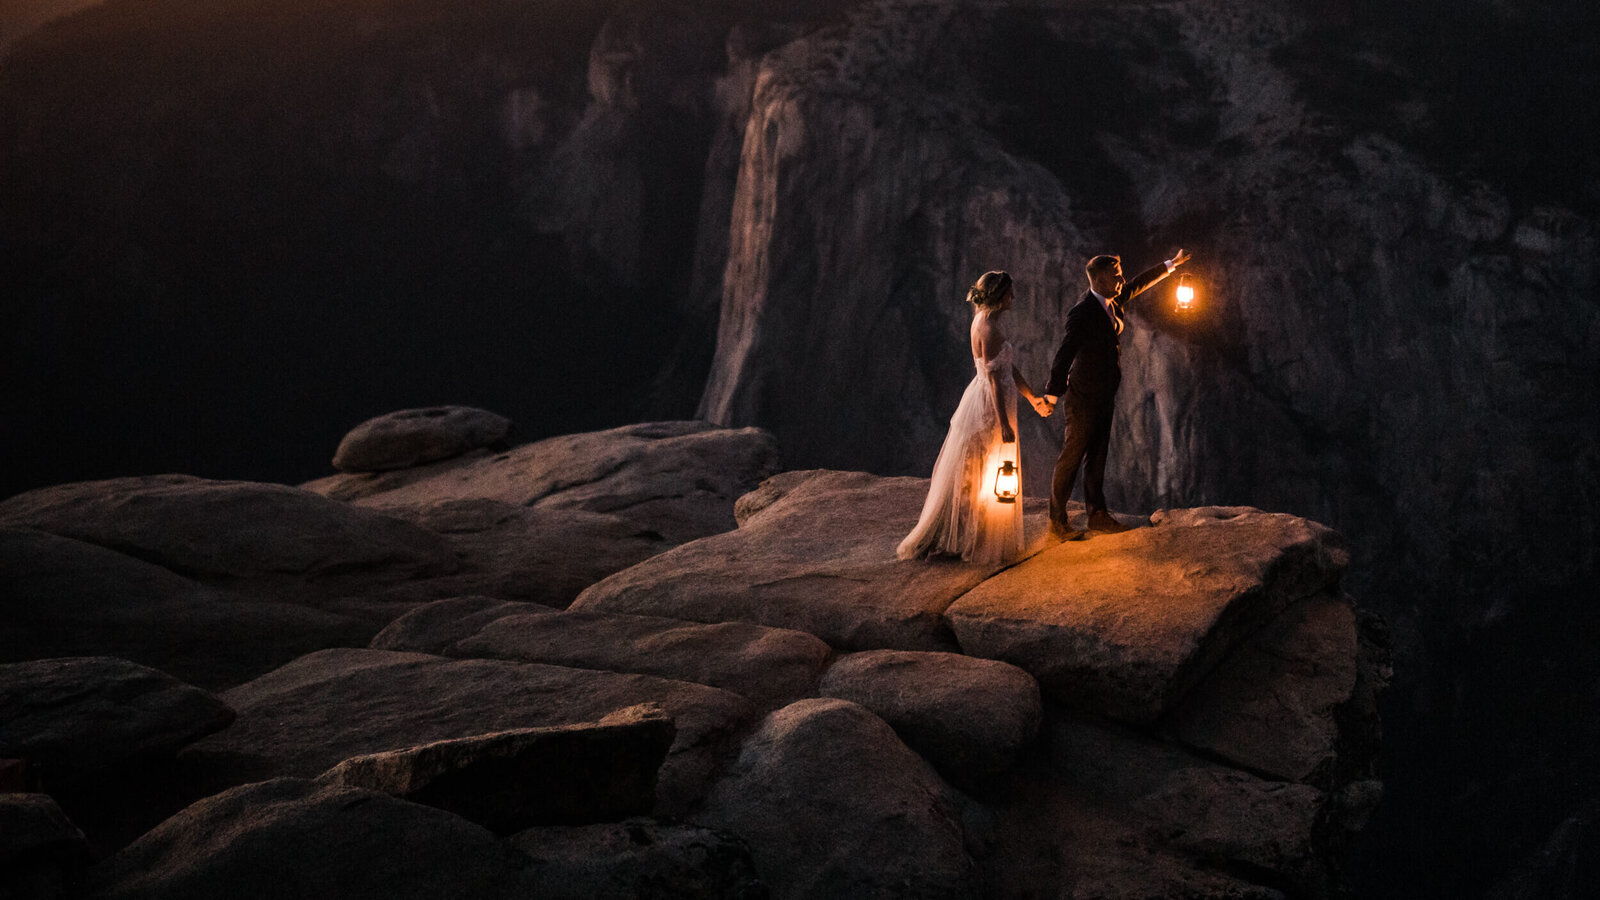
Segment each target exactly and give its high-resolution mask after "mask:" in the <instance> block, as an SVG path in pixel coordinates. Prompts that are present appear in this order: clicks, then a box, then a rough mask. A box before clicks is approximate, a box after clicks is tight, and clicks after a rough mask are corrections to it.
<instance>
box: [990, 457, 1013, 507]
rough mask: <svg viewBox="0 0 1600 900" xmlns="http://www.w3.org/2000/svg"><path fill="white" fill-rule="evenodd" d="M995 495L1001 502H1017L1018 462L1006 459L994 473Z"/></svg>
mask: <svg viewBox="0 0 1600 900" xmlns="http://www.w3.org/2000/svg"><path fill="white" fill-rule="evenodd" d="M994 495H995V496H996V497H999V498H1000V502H1001V503H1015V502H1017V464H1016V463H1014V462H1012V461H1011V460H1009V459H1008V460H1006V461H1005V462H1004V463H1001V464H1000V471H998V472H996V473H995V475H994Z"/></svg>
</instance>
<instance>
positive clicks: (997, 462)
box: [895, 272, 1045, 563]
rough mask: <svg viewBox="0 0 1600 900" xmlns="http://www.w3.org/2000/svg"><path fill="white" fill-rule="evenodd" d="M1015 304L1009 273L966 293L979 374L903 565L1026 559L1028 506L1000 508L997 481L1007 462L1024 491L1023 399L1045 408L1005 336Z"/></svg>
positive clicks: (959, 409) (953, 427)
mask: <svg viewBox="0 0 1600 900" xmlns="http://www.w3.org/2000/svg"><path fill="white" fill-rule="evenodd" d="M1011 301H1012V288H1011V276H1010V275H1008V274H1006V273H1005V272H985V273H984V274H983V277H982V278H979V279H978V281H977V283H976V284H974V285H973V286H972V289H971V290H969V291H967V302H968V303H971V304H972V306H973V309H974V311H973V316H972V328H971V332H970V339H971V344H972V363H973V366H974V368H976V369H977V374H976V375H975V376H974V377H973V379H972V382H971V383H970V384H968V385H967V389H966V392H965V393H963V394H962V395H961V403H960V404H959V405H958V406H956V411H955V415H953V416H951V417H950V432H949V434H947V435H946V436H945V439H944V446H943V447H941V448H940V449H939V458H938V460H937V461H936V462H934V464H933V483H932V484H931V485H930V486H929V487H928V499H927V500H926V501H924V502H923V504H922V517H921V518H920V519H918V520H917V527H915V528H913V529H911V533H910V534H908V535H906V537H905V540H903V541H901V542H900V546H899V547H898V548H897V549H896V550H895V555H896V556H898V557H899V558H901V559H916V558H919V557H925V556H935V555H939V554H950V555H955V556H960V557H961V558H962V559H964V560H966V561H968V562H975V563H1007V562H1012V561H1014V560H1016V559H1017V558H1018V557H1019V556H1020V555H1021V554H1022V504H1021V503H1020V502H1010V503H1008V502H1004V501H1002V500H1001V499H1000V498H999V497H998V496H996V494H995V490H994V488H995V484H994V481H995V475H996V474H997V473H998V472H999V470H1000V467H1001V466H1002V465H1003V464H1004V463H1005V462H1006V461H1008V460H1009V461H1010V462H1011V463H1012V464H1013V465H1016V466H1018V473H1017V483H1018V484H1021V483H1022V476H1021V471H1020V466H1021V461H1020V459H1019V457H1018V453H1017V433H1016V423H1017V392H1018V391H1020V392H1021V393H1022V396H1024V397H1026V398H1027V399H1028V402H1029V403H1030V404H1032V405H1033V407H1034V409H1035V411H1038V410H1039V406H1040V404H1041V403H1044V402H1045V401H1044V399H1043V398H1041V397H1039V396H1038V395H1036V394H1034V392H1033V389H1032V388H1030V387H1029V386H1028V382H1027V380H1026V379H1024V378H1023V377H1022V373H1021V372H1019V371H1017V368H1016V365H1015V360H1014V355H1015V354H1014V351H1013V350H1012V348H1011V344H1010V343H1008V342H1007V341H1006V339H1005V335H1004V334H1003V333H1001V331H1000V317H1001V315H1002V314H1004V313H1005V311H1006V310H1008V309H1010V308H1011ZM1018 499H1019V500H1020V498H1018Z"/></svg>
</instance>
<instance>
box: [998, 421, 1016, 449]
mask: <svg viewBox="0 0 1600 900" xmlns="http://www.w3.org/2000/svg"><path fill="white" fill-rule="evenodd" d="M1016 442H1017V433H1016V432H1015V431H1012V430H1011V423H1010V422H1006V421H1001V423H1000V443H1002V444H1015V443H1016Z"/></svg>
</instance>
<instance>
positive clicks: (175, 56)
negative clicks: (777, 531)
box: [0, 0, 1600, 896]
mask: <svg viewBox="0 0 1600 900" xmlns="http://www.w3.org/2000/svg"><path fill="white" fill-rule="evenodd" d="M1596 19H1597V14H1596V13H1595V12H1593V11H1591V10H1589V9H1587V8H1585V7H1583V6H1580V5H1579V4H1577V3H1556V4H1546V5H1543V6H1541V7H1540V8H1539V9H1537V10H1532V9H1523V8H1521V7H1519V6H1515V5H1512V4H1504V3H1498V2H1487V0H1486V2H1481V3H1468V4H1465V6H1464V7H1463V5H1462V4H1457V3H1446V2H1442V0H1419V2H1416V3H1411V4H1406V5H1403V6H1400V7H1396V6H1394V5H1392V4H1380V3H1377V2H1373V0H1345V2H1341V3H1336V4H1322V3H1319V4H1310V3H1305V4H1296V3H1288V4H1284V3H1266V2H1254V0H1250V2H1242V3H1222V2H1160V3H1104V2H1059V3H1023V2H1015V3H964V4H957V3H947V2H874V3H864V4H847V3H830V4H801V3H791V4H754V3H749V4H745V3H739V2H733V0H728V2H721V3H712V2H705V3H698V4H691V3H665V2H655V3H631V2H630V3H621V2H601V3H587V2H585V3H579V2H575V0H573V2H548V0H546V2H538V3H512V2H490V0H474V2H470V3H463V4H455V5H451V6H448V7H440V6H438V5H436V4H423V3H419V2H415V0H382V2H380V0H364V2H357V3H348V2H344V3H333V2H329V0H292V2H280V3H265V2H257V3H250V2H238V0H235V2H231V3H223V4H215V3H212V4H201V3H194V2H191V0H159V2H155V0H152V2H146V3H128V2H121V0H112V2H110V3H108V4H105V5H102V6H99V7H95V8H93V9H90V10H88V11H85V12H83V13H81V14H78V15H76V16H73V17H70V18H68V19H65V20H62V21H60V22H58V23H55V24H53V25H51V26H48V27H46V28H45V29H44V30H42V31H40V32H39V33H37V34H36V35H34V36H32V37H31V38H29V39H27V40H24V41H22V42H20V43H19V44H18V45H17V46H16V47H15V48H14V50H13V52H12V53H11V54H10V55H9V56H8V57H7V58H6V59H5V61H4V62H3V64H0V191H3V194H0V196H3V199H4V202H3V203H0V239H3V241H4V244H5V247H6V252H5V257H4V259H3V261H0V277H3V279H4V283H5V284H6V285H7V287H8V290H7V293H8V294H9V295H10V296H11V299H8V300H7V301H5V302H6V318H7V326H8V329H7V330H8V334H7V351H8V352H7V354H6V359H5V361H4V362H3V363H0V365H3V366H4V375H5V381H6V383H7V385H8V390H7V392H6V394H5V397H4V398H3V401H0V403H3V406H0V416H3V417H4V420H5V423H6V428H5V431H6V435H5V437H4V440H5V441H6V444H7V450H8V453H12V452H13V451H14V455H16V456H18V457H19V458H21V459H23V462H22V463H21V464H20V465H18V466H15V467H13V468H11V469H9V470H8V471H7V473H6V474H5V478H6V479H7V480H6V481H4V482H3V483H0V487H3V488H5V490H0V493H3V492H9V490H14V489H19V488H22V487H26V486H31V485H34V484H39V483H45V482H49V481H61V480H68V479H72V478H83V477H90V476H95V475H106V474H121V473H124V472H141V471H155V470H164V469H177V470H184V471H190V472H196V473H199V474H214V475H227V476H236V477H266V478H283V479H299V478H304V477H310V476H312V475H314V474H318V473H319V472H320V471H322V470H323V466H324V456H325V454H326V448H329V447H331V446H333V444H334V443H335V442H336V440H337V436H338V435H339V434H341V433H343V431H344V430H345V429H346V428H348V427H349V426H350V425H352V424H354V423H355V422H357V421H360V420H361V419H364V418H366V417H367V416H369V415H372V414H375V413H378V412H382V411H386V410H389V409H395V408H400V407H406V406H417V405H423V404H427V403H434V402H465V403H475V404H478V405H482V406H487V407H490V408H493V409H496V410H498V411H500V412H504V413H506V414H508V415H510V416H511V417H512V418H513V419H514V420H516V421H517V422H518V423H519V426H520V427H521V428H522V429H523V431H524V435H523V436H525V437H534V436H539V435H541V434H548V433H556V432H565V431H574V430H579V429H582V428H589V427H597V426H600V425H604V424H612V423H619V422H624V421H631V420H637V419H641V418H658V417H679V416H689V415H694V414H695V413H696V411H698V413H699V415H701V416H702V417H705V418H708V419H710V420H712V421H715V422H718V423H721V424H728V425H761V426H763V427H766V428H769V429H771V430H772V431H773V432H774V433H775V434H776V435H777V437H778V441H779V444H780V446H781V447H782V448H783V452H784V454H785V460H786V463H787V464H788V465H789V466H791V467H796V468H798V467H809V466H832V467H840V468H860V469H869V470H873V471H877V472H880V473H886V474H896V473H916V474H924V473H925V472H926V471H927V469H928V468H929V466H930V465H931V462H932V459H933V455H934V454H935V453H936V451H937V448H938V442H939V440H940V438H941V436H942V433H943V429H944V425H945V422H946V419H947V418H948V416H949V413H950V411H951V408H952V407H953V404H954V402H955V399H956V398H957V397H958V396H959V393H960V390H961V387H962V385H963V384H964V383H965V382H966V380H967V379H968V378H970V377H971V373H970V361H969V360H968V359H967V353H966V349H965V348H966V338H965V334H966V323H967V315H968V311H967V309H966V308H965V307H964V305H963V304H962V303H961V302H960V298H961V296H962V294H963V292H964V290H965V288H966V286H967V285H968V284H970V282H971V281H972V280H973V279H974V278H975V277H976V276H977V275H978V274H980V273H981V272H983V271H984V270H986V269H989V268H997V267H1000V268H1006V269H1008V270H1010V271H1011V272H1012V273H1013V275H1014V276H1015V277H1016V279H1017V283H1018V286H1019V298H1018V303H1017V306H1016V309H1015V310H1014V311H1013V312H1012V313H1010V314H1009V320H1008V329H1009V332H1010V334H1011V337H1012V339H1013V341H1014V342H1015V343H1016V344H1017V346H1018V349H1019V351H1020V354H1021V359H1022V360H1023V364H1024V367H1025V369H1026V374H1027V375H1028V377H1029V378H1031V379H1034V380H1035V383H1036V384H1037V383H1038V382H1040V381H1042V380H1043V377H1044V373H1045V367H1046V366H1047V364H1048V361H1049V356H1050V354H1051V353H1052V352H1053V349H1054V344H1055V342H1056V341H1057V340H1058V339H1059V327H1060V323H1061V320H1062V316H1063V314H1064V312H1065V310H1066V309H1067V307H1068V306H1069V305H1070V303H1072V302H1073V301H1074V300H1075V299H1076V298H1077V296H1078V295H1079V294H1080V293H1081V291H1082V290H1083V287H1084V283H1083V277H1082V274H1081V272H1082V270H1081V265H1082V261H1083V260H1084V259H1085V258H1087V257H1088V256H1089V255H1091V254H1093V253H1098V252H1106V251H1110V252H1118V253H1121V254H1123V256H1124V258H1125V262H1126V267H1127V268H1128V269H1129V270H1130V273H1131V271H1133V270H1136V269H1138V268H1140V267H1142V266H1144V265H1148V264H1151V263H1154V262H1156V261H1158V260H1160V259H1162V258H1164V257H1165V256H1167V255H1169V254H1170V253H1171V252H1172V251H1173V250H1175V249H1176V248H1178V247H1180V246H1181V247H1185V248H1188V249H1189V250H1191V251H1192V252H1193V253H1194V254H1195V262H1194V263H1193V265H1192V269H1191V270H1192V271H1193V273H1194V275H1195V276H1196V277H1197V279H1198V280H1199V283H1200V286H1201V287H1200V290H1201V295H1200V301H1199V304H1198V308H1197V309H1196V310H1194V311H1192V312H1190V313H1188V314H1179V313H1177V312H1176V311H1175V310H1174V309H1173V308H1172V303H1171V282H1168V283H1166V284H1164V285H1163V286H1162V287H1161V288H1158V289H1157V290H1156V291H1155V292H1152V294H1150V295H1147V297H1146V298H1145V302H1143V303H1142V304H1139V305H1137V306H1136V308H1135V310H1134V316H1133V318H1132V329H1131V331H1130V333H1129V334H1128V335H1127V336H1126V337H1125V347H1126V361H1127V364H1126V365H1125V381H1124V384H1123V387H1122V390H1121V393H1120V395H1119V404H1120V407H1119V412H1118V417H1119V418H1118V426H1117V432H1116V434H1115V437H1114V439H1113V440H1114V445H1115V448H1116V449H1115V451H1114V456H1113V462H1112V467H1111V468H1112V472H1111V476H1110V481H1111V494H1112V497H1111V499H1112V500H1113V504H1114V505H1115V506H1117V507H1119V508H1122V509H1125V510H1128V511H1140V512H1148V511H1150V510H1153V509H1156V508H1159V507H1164V506H1188V505H1196V504H1204V503H1224V504H1235V503H1239V504H1253V505H1258V506H1262V507H1265V508H1269V509H1278V510H1285V511H1291V512H1295V513H1299V514H1303V515H1308V516H1311V517H1314V518H1317V519H1320V520H1322V521H1325V522H1328V523H1330V524H1332V525H1334V526H1335V527H1337V528H1339V529H1340V530H1342V531H1344V532H1345V533H1346V534H1347V535H1349V537H1350V539H1351V541H1352V543H1353V545H1354V546H1355V548H1356V562H1355V565H1354V566H1353V567H1352V570H1353V571H1352V574H1353V575H1354V576H1355V578H1356V579H1358V582H1357V583H1356V584H1355V585H1353V589H1354V591H1355V593H1356V594H1357V595H1358V596H1359V597H1361V598H1362V599H1363V601H1364V602H1366V603H1367V604H1368V605H1369V606H1372V607H1375V608H1376V609H1378V610H1379V611H1380V612H1381V613H1383V614H1384V615H1385V617H1386V618H1387V619H1388V620H1389V621H1390V623H1391V625H1392V627H1393V630H1394V639H1395V641H1396V643H1397V646H1398V649H1399V651H1400V671H1399V679H1398V681H1397V688H1396V690H1395V691H1394V693H1393V700H1392V707H1393V708H1392V709H1391V710H1390V711H1389V714H1388V715H1387V716H1386V721H1387V722H1388V723H1389V734H1388V736H1387V742H1386V746H1387V747H1389V748H1390V750H1389V751H1388V753H1389V758H1388V761H1387V765H1388V767H1389V771H1388V772H1387V773H1386V774H1387V780H1388V782H1389V785H1390V796H1389V799H1388V801H1387V803H1386V806H1385V808H1384V810H1383V813H1382V814H1381V815H1380V818H1379V820H1378V822H1377V823H1376V824H1375V826H1374V828H1373V830H1372V832H1371V841H1372V846H1371V847H1369V848H1368V849H1367V851H1366V853H1365V857H1364V859H1365V865H1366V866H1367V868H1368V872H1369V876H1368V877H1369V879H1370V881H1371V884H1370V886H1369V889H1367V890H1365V891H1364V893H1365V895H1371V896H1379V895H1385V894H1386V895H1390V896H1421V895H1429V894H1433V895H1439V896H1463V895H1470V894H1473V893H1481V890H1482V888H1483V886H1484V885H1485V884H1488V883H1491V882H1494V881H1495V880H1496V879H1499V878H1502V877H1507V878H1509V879H1510V880H1507V881H1505V882H1504V884H1505V890H1506V891H1507V892H1510V893H1507V894H1505V895H1506V896H1521V894H1517V893H1516V891H1519V890H1524V888H1527V886H1528V885H1535V886H1537V885H1538V884H1541V883H1542V882H1541V879H1543V878H1546V875H1545V874H1541V873H1542V872H1543V870H1540V869H1538V868H1537V867H1535V868H1533V869H1527V870H1521V871H1519V873H1517V874H1515V875H1514V876H1508V875H1507V873H1508V872H1510V871H1511V869H1512V868H1513V867H1514V866H1515V865H1516V864H1517V863H1518V861H1519V860H1521V859H1524V858H1530V859H1531V858H1533V857H1531V856H1529V854H1532V853H1533V852H1534V851H1535V850H1536V849H1538V848H1539V847H1540V846H1541V845H1542V844H1543V843H1544V842H1545V841H1546V839H1547V838H1548V837H1549V836H1550V835H1552V834H1554V835H1557V837H1560V836H1562V835H1565V836H1566V837H1560V840H1561V841H1566V843H1565V844H1560V841H1557V843H1558V844H1560V846H1558V847H1556V849H1555V851H1554V852H1555V855H1556V856H1558V857H1559V856H1560V855H1561V854H1562V853H1569V855H1570V853H1571V852H1573V851H1571V850H1570V847H1571V846H1578V845H1581V844H1582V841H1583V840H1585V838H1583V837H1582V835H1583V834H1585V833H1586V832H1583V830H1582V829H1581V828H1579V829H1577V831H1576V832H1574V829H1573V827H1571V823H1570V822H1568V823H1567V826H1568V827H1566V828H1565V830H1562V823H1563V820H1564V819H1567V817H1568V816H1569V814H1572V813H1574V811H1576V810H1578V809H1579V808H1580V807H1581V804H1582V802H1583V801H1584V800H1585V799H1586V798H1591V797H1597V796H1600V783H1597V779H1596V776H1595V774H1594V772H1593V770H1592V767H1591V766H1589V765H1587V763H1586V761H1587V760H1592V759H1593V756H1594V754H1595V753H1596V752H1597V750H1600V669H1597V667H1596V665H1595V663H1594V662H1593V661H1592V653H1591V652H1590V648H1592V647H1593V646H1594V642H1595V640H1596V639H1597V638H1600V614H1597V613H1596V612H1595V611H1594V610H1593V609H1592V608H1591V607H1590V605H1589V604H1588V603H1587V602H1586V601H1585V600H1584V599H1582V598H1583V597H1584V596H1585V595H1584V593H1583V592H1584V589H1585V588H1587V586H1588V585H1589V584H1590V583H1592V581H1593V578H1594V574H1595V546H1596V531H1595V521H1596V517H1595V513H1594V507H1595V503H1596V499H1597V494H1600V454H1597V451H1596V440H1595V436H1596V434H1597V433H1600V406H1597V405H1596V403H1595V402H1594V399H1593V396H1592V394H1593V391H1594V389H1595V386H1596V385H1597V384H1600V315H1597V301H1596V297H1597V293H1596V289H1597V285H1596V274H1597V273H1596V266H1597V252H1596V251H1597V242H1600V232H1597V230H1596V217H1597V214H1600V174H1597V170H1596V166H1595V163H1594V160H1595V159H1597V158H1600V146H1596V139H1595V137H1594V136H1593V135H1595V134H1597V133H1600V122H1596V113H1595V112H1594V110H1593V108H1592V107H1591V105H1590V104H1589V103H1588V102H1587V100H1586V98H1587V97H1589V96H1592V95H1593V94H1594V92H1595V90H1596V89H1597V88H1600V83H1597V82H1600V78H1597V76H1596V63H1595V62H1594V60H1595V59H1596V58H1600V48H1596V46H1595V38H1594V37H1593V36H1592V35H1593V34H1594V33H1595V29H1594V26H1595V25H1596V24H1600V22H1597V21H1596ZM1059 427H1060V419H1059V418H1055V419H1052V420H1049V421H1048V422H1046V421H1041V420H1038V419H1036V418H1035V417H1032V416H1031V415H1028V416H1026V421H1025V422H1024V427H1023V429H1022V435H1023V440H1024V470H1025V475H1026V477H1027V480H1028V487H1029V490H1030V492H1031V493H1035V494H1037V493H1040V492H1041V491H1042V490H1043V487H1044V484H1045V479H1046V476H1047V467H1048V463H1049V461H1050V460H1051V459H1052V458H1053V455H1054V451H1055V447H1056V446H1057V442H1058V440H1059ZM1361 578H1365V579H1366V580H1365V582H1364V583H1363V582H1360V581H1359V579H1361ZM1574 833H1577V834H1579V835H1580V837H1578V838H1572V835H1573V834H1574ZM1586 839H1587V840H1590V841H1594V840H1596V838H1595V836H1594V835H1593V834H1589V836H1588V838H1586ZM1574 841H1576V844H1575V843H1574ZM1552 846H1554V845H1552ZM1561 847H1568V848H1569V849H1568V850H1562V849H1561ZM1463 860H1465V862H1462V861H1463ZM1385 870H1387V872H1385ZM1380 873H1384V874H1380ZM1550 877H1552V878H1553V877H1555V876H1550ZM1527 889H1528V890H1532V889H1533V888H1527ZM1528 895H1529V896H1532V895H1533V894H1528Z"/></svg>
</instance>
